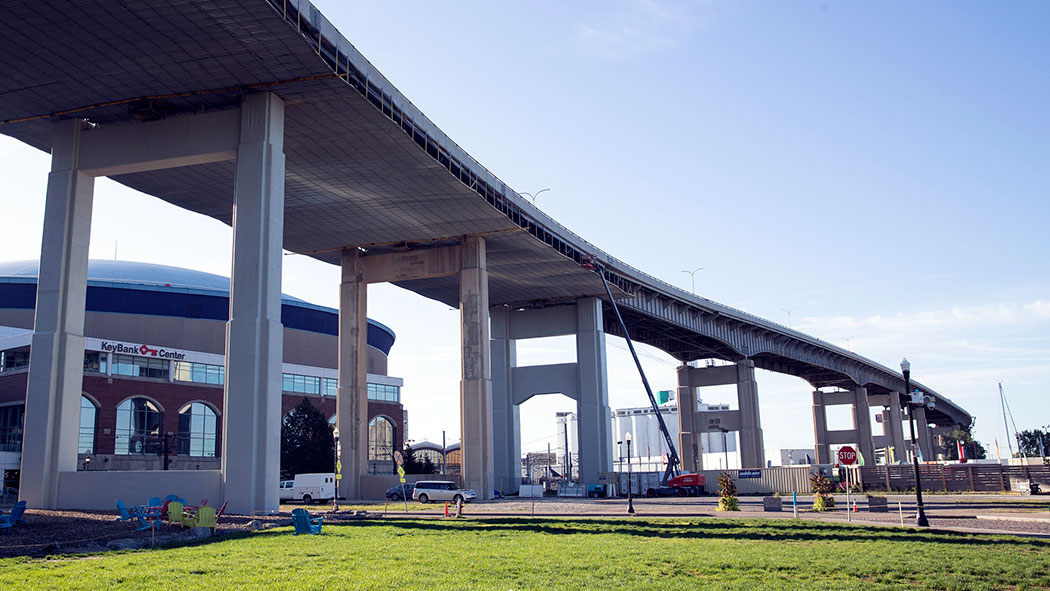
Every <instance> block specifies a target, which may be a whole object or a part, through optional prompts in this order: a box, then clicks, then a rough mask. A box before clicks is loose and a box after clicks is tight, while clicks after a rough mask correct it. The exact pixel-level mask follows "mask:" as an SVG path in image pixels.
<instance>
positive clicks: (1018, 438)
mask: <svg viewBox="0 0 1050 591" xmlns="http://www.w3.org/2000/svg"><path fill="white" fill-rule="evenodd" d="M999 395H1000V396H1002V397H1003V404H1005V405H1006V412H1007V413H1008V414H1009V415H1010V424H1011V425H1013V428H1014V439H1015V440H1016V441H1017V451H1018V453H1020V454H1021V459H1022V460H1024V463H1025V466H1027V465H1028V455H1027V454H1025V453H1024V449H1023V448H1022V447H1021V433H1020V432H1019V431H1018V430H1017V423H1015V422H1014V413H1013V412H1012V411H1011V410H1010V403H1009V402H1007V401H1006V395H1005V394H1003V383H1002V382H999ZM1008 435H1009V434H1008Z"/></svg>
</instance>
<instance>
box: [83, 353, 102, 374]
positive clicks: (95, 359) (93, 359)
mask: <svg viewBox="0 0 1050 591" xmlns="http://www.w3.org/2000/svg"><path fill="white" fill-rule="evenodd" d="M106 357H107V356H106V354H105V353H99V352H98V351H84V371H86V372H90V373H106Z"/></svg>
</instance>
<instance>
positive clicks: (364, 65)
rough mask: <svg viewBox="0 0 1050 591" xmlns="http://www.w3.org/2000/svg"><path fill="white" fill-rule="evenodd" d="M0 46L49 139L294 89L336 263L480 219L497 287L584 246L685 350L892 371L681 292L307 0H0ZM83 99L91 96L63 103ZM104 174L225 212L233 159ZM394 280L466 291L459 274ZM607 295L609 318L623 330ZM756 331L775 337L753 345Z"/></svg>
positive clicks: (11, 108)
mask: <svg viewBox="0 0 1050 591" xmlns="http://www.w3.org/2000/svg"><path fill="white" fill-rule="evenodd" d="M296 7H301V8H302V14H299V13H296V12H295V11H296ZM286 8H287V11H288V12H285V9H286ZM0 55H4V56H5V57H6V59H5V76H3V77H0V120H18V119H21V118H26V117H30V116H33V115H37V114H49V113H50V114H58V113H64V114H62V115H55V116H51V117H45V118H40V119H32V120H26V121H22V122H13V123H8V124H3V125H0V133H4V134H6V135H10V136H12V137H15V138H18V139H20V140H22V141H24V142H26V143H28V144H30V145H32V146H35V147H37V148H39V149H41V150H45V151H50V145H51V141H50V134H51V128H52V121H54V120H55V119H58V118H62V117H81V118H86V119H88V120H89V121H91V122H92V123H93V124H97V125H103V126H111V125H135V124H138V119H139V118H141V117H142V116H143V111H144V107H147V106H148V107H149V108H151V109H161V110H162V111H163V114H164V116H165V117H169V118H171V117H180V116H181V117H188V116H192V115H193V114H195V113H201V112H209V111H216V110H221V109H230V108H236V107H237V106H238V105H239V104H240V101H241V99H242V98H243V96H244V94H245V93H247V92H253V91H262V90H265V91H270V92H274V93H276V94H277V95H278V96H280V97H281V98H282V99H283V100H284V101H285V104H286V120H285V154H286V180H285V225H284V232H285V234H284V248H285V249H287V250H289V251H293V252H297V253H302V254H304V255H307V256H312V257H314V258H317V259H320V260H323V261H326V262H330V263H334V264H338V262H339V252H340V250H341V249H342V248H345V247H350V246H363V247H366V248H368V250H369V251H370V252H384V251H390V250H394V249H399V248H426V247H431V246H440V245H443V244H450V243H455V242H456V241H457V240H458V239H459V238H460V237H462V236H465V235H473V234H481V235H484V236H485V237H486V242H487V246H488V256H489V258H488V264H489V279H490V286H489V289H490V302H491V303H492V304H494V305H499V304H506V305H509V306H519V307H526V306H542V305H549V304H558V303H564V302H566V301H570V300H572V299H574V298H579V297H588V296H594V295H599V296H601V295H602V294H603V293H604V291H603V288H602V286H601V282H600V281H599V280H598V278H597V277H596V276H595V275H594V274H593V273H590V272H588V271H586V270H584V269H582V268H581V267H580V266H579V265H578V262H579V261H580V259H581V256H582V255H585V254H592V253H594V254H598V255H599V259H600V260H601V261H602V263H603V264H604V265H605V266H606V267H607V268H608V269H609V271H610V273H609V278H610V280H611V281H612V283H613V284H614V286H615V288H617V289H618V291H617V292H616V293H617V296H618V297H619V296H625V297H627V298H628V299H630V298H637V297H638V296H639V294H642V295H645V297H646V298H647V299H646V302H649V303H655V302H657V300H659V299H660V298H662V300H663V302H664V304H662V305H663V306H664V307H665V308H667V307H669V308H670V310H671V311H672V312H674V313H675V314H676V315H675V314H672V315H670V316H668V315H667V314H665V313H659V312H654V311H653V310H651V309H649V308H647V307H646V306H647V305H649V304H646V305H639V306H636V307H635V310H634V311H632V312H628V313H626V316H627V318H626V320H627V321H628V326H630V327H631V328H630V330H631V332H632V336H633V337H634V338H636V339H637V340H639V341H641V342H646V343H649V344H652V345H654V346H656V347H659V348H661V349H663V350H665V351H668V352H669V353H670V354H671V355H673V356H675V357H676V358H678V359H682V360H686V359H696V358H718V359H727V360H738V359H740V358H742V357H744V356H747V357H749V358H752V359H754V360H755V362H756V365H758V366H759V367H766V368H768V369H773V370H774V371H782V372H784V373H790V374H793V375H798V376H800V377H803V378H804V379H807V380H809V381H810V382H811V383H813V384H814V385H840V384H843V383H845V382H846V381H851V380H852V378H851V374H857V375H861V374H863V373H864V372H867V373H866V374H865V375H871V376H875V377H876V378H877V379H875V380H874V382H873V383H874V384H875V386H874V387H877V388H882V389H884V390H885V389H887V388H892V387H893V384H894V383H895V381H899V380H900V378H899V377H898V376H894V375H893V374H892V373H891V372H890V371H889V370H887V369H886V368H882V367H881V366H879V365H878V364H875V363H874V362H871V361H869V360H865V359H864V358H862V357H859V356H857V355H846V356H843V355H841V354H840V353H839V352H837V351H836V349H835V348H834V347H832V346H830V345H827V344H825V343H820V342H819V341H817V340H816V339H813V338H812V337H808V336H806V335H802V334H801V333H797V332H795V331H791V330H789V329H787V328H784V327H779V326H778V325H775V324H773V323H769V322H768V321H764V320H762V319H760V318H757V317H753V316H750V315H747V314H744V313H743V312H740V311H738V310H733V309H732V308H729V307H727V306H723V305H721V304H718V303H716V302H711V301H710V300H705V299H703V298H697V297H695V296H691V295H690V294H685V293H684V292H681V291H679V290H677V289H675V288H673V287H671V286H669V285H666V284H664V283H662V282H660V281H658V280H656V279H655V278H652V277H649V276H646V275H645V274H644V273H641V272H640V271H637V270H635V269H632V268H630V267H629V266H627V265H625V264H623V263H622V262H620V261H617V260H616V259H614V258H612V257H610V256H609V255H606V254H604V253H602V252H601V251H599V250H598V249H597V248H595V247H594V246H592V245H590V244H589V243H587V242H586V241H585V240H583V239H582V238H580V237H579V236H576V235H575V234H573V233H572V232H571V231H569V230H568V229H566V228H564V227H563V226H561V225H560V224H558V223H557V222H556V221H555V220H553V219H551V218H550V217H549V216H546V215H545V214H543V213H542V212H541V211H539V210H538V209H536V208H535V207H533V206H532V205H531V204H529V203H528V202H526V201H525V200H524V199H523V198H521V197H520V196H519V195H518V194H517V193H515V192H514V191H513V190H512V189H510V188H509V187H507V186H506V185H505V184H503V183H502V182H501V181H500V180H499V179H498V178H496V177H495V176H494V175H492V174H491V173H490V172H488V171H487V170H486V169H485V168H484V167H483V166H481V165H480V164H479V163H478V162H477V161H475V160H474V159H473V158H472V157H471V156H470V155H468V154H466V152H464V151H463V150H462V149H461V148H459V146H457V145H456V144H455V142H453V141H452V140H451V139H450V138H448V137H447V136H446V135H445V134H444V133H443V132H442V131H441V130H440V129H438V128H437V126H435V125H434V124H433V123H432V122H430V121H429V120H428V119H427V118H426V117H425V116H424V115H423V114H422V113H421V112H420V111H419V110H418V109H416V108H415V106H414V105H412V103H411V102H410V101H409V100H408V99H407V98H405V97H404V96H403V95H401V94H400V93H399V92H398V91H397V89H396V88H394V86H393V85H392V84H390V83H389V81H387V80H386V79H385V78H384V77H383V76H382V74H381V73H379V72H378V71H377V70H376V69H375V68H374V67H372V66H371V64H370V63H368V61H367V60H366V59H365V58H364V57H363V56H361V55H360V54H359V53H358V52H357V50H356V49H354V48H353V47H352V45H350V43H349V42H348V41H347V40H346V39H344V38H343V37H342V36H341V35H340V34H339V33H338V31H336V30H335V29H334V27H332V26H331V25H330V24H329V23H327V21H325V20H324V19H323V17H321V16H320V15H319V13H317V11H316V9H314V8H313V7H312V6H311V5H310V4H309V3H308V2H305V1H303V0H298V1H295V0H289V1H288V2H286V3H285V2H277V1H272V0H198V1H195V2H184V3H172V2H168V1H166V0H125V1H123V2H120V3H116V2H101V1H100V2H77V3H44V2H23V3H7V4H5V5H4V6H3V8H0ZM450 80H455V76H454V72H451V71H450ZM468 90H469V81H464V91H465V93H467V92H468ZM140 97H157V98H156V102H155V103H153V104H150V105H144V104H143V103H142V102H139V101H135V100H133V99H136V98H140ZM80 107H90V108H86V109H83V110H77V111H75V112H72V111H70V110H72V109H78V108H80ZM66 111H70V112H66ZM494 132H497V133H498V130H494ZM114 178H115V180H117V181H118V182H120V183H123V184H125V185H127V186H129V187H132V188H134V189H137V190H140V191H142V192H144V193H147V194H150V195H155V196H157V197H158V198H160V199H163V200H165V201H168V202H170V203H172V204H175V205H177V206H179V207H183V208H186V209H189V210H192V211H195V212H198V213H201V214H203V215H206V216H210V217H212V218H215V219H217V220H219V221H221V222H223V223H225V224H229V223H230V221H231V213H232V197H233V181H234V166H233V163H232V162H220V163H214V164H206V165H198V166H190V167H183V168H172V169H167V170H155V171H150V172H143V173H135V174H126V175H120V176H116V177H114ZM399 285H401V286H402V287H405V288H406V289H410V290H412V291H415V292H418V293H420V294H422V295H424V296H426V297H429V298H433V299H436V300H439V301H442V302H445V303H447V304H449V305H451V306H456V305H457V304H458V285H457V283H456V280H455V278H441V279H431V280H424V281H413V282H404V283H400V284H399ZM652 293H655V294H657V295H658V296H659V297H658V298H656V299H654V298H652V297H650V295H651V294H652ZM647 294H649V295H647ZM606 306H607V307H608V304H606ZM610 312H611V310H606V323H607V328H608V332H609V333H610V334H618V332H619V328H618V326H615V325H613V324H612V323H610V319H611V318H613V316H612V314H611V313H610ZM683 316H686V317H691V318H694V319H696V318H698V319H699V321H698V322H700V321H702V322H700V323H699V324H697V323H691V322H692V321H683V320H681V318H682V317H683ZM712 317H718V318H716V319H715V320H712V319H711V318H712ZM704 323H707V324H704ZM712 323H713V324H712ZM711 326H715V327H716V328H711ZM740 333H748V334H746V335H745V336H743V337H741V336H740ZM778 335H779V336H778ZM759 337H761V338H759ZM734 339H736V340H739V341H740V342H736V341H735V340H734ZM756 339H757V340H758V341H761V342H762V343H766V345H768V346H765V345H763V346H757V347H751V348H747V347H746V346H750V345H749V344H751V343H752V342H753V341H756ZM803 341H804V343H802V342H803ZM798 343H802V344H801V345H799V344H798ZM796 353H799V354H798V355H796ZM815 360H823V361H820V362H815ZM825 361H827V362H825ZM832 361H835V362H841V364H840V365H838V366H836V365H835V363H831V362H832ZM859 366H864V367H859ZM858 367H859V369H858ZM858 372H860V373H858ZM953 412H954V414H955V415H957V418H958V419H959V420H963V419H964V418H965V417H968V415H965V411H962V409H958V408H955V410H954V411H953ZM964 415H965V416H964ZM967 422H968V421H967Z"/></svg>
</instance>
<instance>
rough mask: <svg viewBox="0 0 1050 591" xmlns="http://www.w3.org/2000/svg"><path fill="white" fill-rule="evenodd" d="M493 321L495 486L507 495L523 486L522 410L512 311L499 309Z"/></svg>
mask: <svg viewBox="0 0 1050 591" xmlns="http://www.w3.org/2000/svg"><path fill="white" fill-rule="evenodd" d="M491 315H492V316H491V318H492V323H491V324H492V431H493V437H494V440H493V448H494V450H493V453H494V460H493V462H494V466H495V471H496V473H495V479H496V487H497V488H499V490H500V491H501V492H502V493H504V494H508V493H513V492H515V491H517V490H519V488H518V487H519V485H520V484H521V429H520V419H519V408H518V406H517V405H516V404H514V392H513V386H512V384H513V381H512V380H511V370H512V369H513V368H514V366H515V365H517V352H516V347H515V344H514V339H512V338H510V319H509V318H508V316H509V309H508V308H507V307H506V306H496V307H494V308H492V310H491Z"/></svg>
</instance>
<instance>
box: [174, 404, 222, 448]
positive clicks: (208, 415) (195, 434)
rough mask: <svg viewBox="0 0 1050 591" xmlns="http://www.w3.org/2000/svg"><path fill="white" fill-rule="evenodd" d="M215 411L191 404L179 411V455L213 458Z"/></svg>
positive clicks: (201, 405)
mask: <svg viewBox="0 0 1050 591" xmlns="http://www.w3.org/2000/svg"><path fill="white" fill-rule="evenodd" d="M217 422H218V421H217V420H216V417H215V411H214V410H212V409H211V407H209V406H208V405H207V404H204V403H202V402H191V403H190V404H187V405H186V406H184V407H183V408H182V410H180V411H179V455H180V456H198V457H206V458H214V457H215V425H216V423H217Z"/></svg>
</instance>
